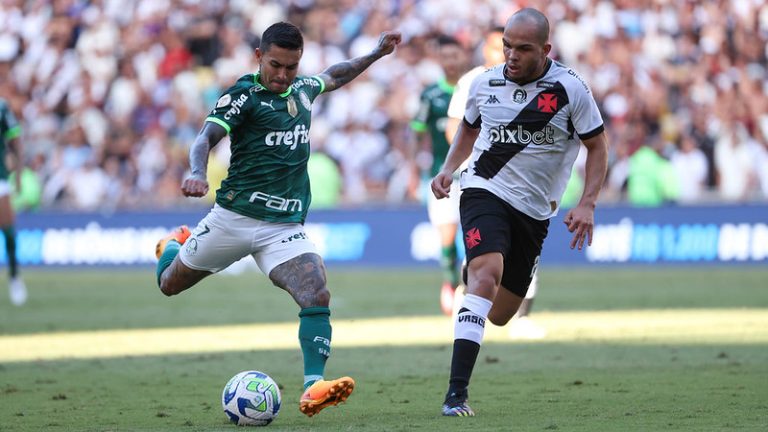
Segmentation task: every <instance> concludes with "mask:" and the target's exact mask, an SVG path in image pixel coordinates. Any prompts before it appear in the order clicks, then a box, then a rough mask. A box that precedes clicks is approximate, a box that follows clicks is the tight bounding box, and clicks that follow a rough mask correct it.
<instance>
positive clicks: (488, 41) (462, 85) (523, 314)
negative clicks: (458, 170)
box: [446, 27, 547, 339]
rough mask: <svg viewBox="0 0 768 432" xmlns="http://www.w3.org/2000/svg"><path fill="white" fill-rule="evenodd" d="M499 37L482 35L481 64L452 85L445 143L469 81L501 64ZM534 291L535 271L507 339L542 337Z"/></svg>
mask: <svg viewBox="0 0 768 432" xmlns="http://www.w3.org/2000/svg"><path fill="white" fill-rule="evenodd" d="M503 34H504V27H495V28H493V29H492V30H491V31H489V32H488V34H486V35H485V39H484V40H483V46H482V54H483V61H484V63H483V64H482V65H481V66H476V67H475V68H473V69H472V70H470V71H469V72H467V73H466V74H464V76H462V77H461V79H459V81H458V84H457V85H456V91H455V92H454V93H453V98H452V99H451V104H450V105H449V107H448V123H447V126H446V137H447V138H448V142H453V138H454V137H455V136H456V131H457V130H458V128H459V124H460V123H461V119H462V118H464V107H465V106H466V104H467V97H468V96H469V86H470V84H471V83H472V80H474V79H475V77H477V76H478V75H480V74H481V73H483V72H485V71H486V70H488V69H490V68H492V67H494V66H496V65H498V64H501V63H504V45H503V42H502V36H503ZM462 168H465V166H462ZM456 183H458V182H456ZM451 200H452V199H451ZM456 206H457V208H458V201H457V202H456ZM538 290H539V272H538V270H537V271H536V272H535V273H534V275H533V279H532V280H531V286H530V287H529V288H528V292H527V293H526V295H525V299H523V303H522V304H521V305H520V309H518V311H517V314H516V315H515V317H514V320H513V321H512V323H511V324H510V327H509V336H510V337H511V338H514V339H541V338H543V337H544V336H546V334H547V331H546V330H545V329H544V328H542V327H541V326H539V325H538V324H536V322H534V321H533V320H531V318H530V316H529V314H530V312H531V308H532V307H533V299H534V298H535V297H536V293H537V292H538ZM460 301H461V294H459V295H458V296H457V302H460Z"/></svg>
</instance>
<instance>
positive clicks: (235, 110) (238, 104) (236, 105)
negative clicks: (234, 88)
mask: <svg viewBox="0 0 768 432" xmlns="http://www.w3.org/2000/svg"><path fill="white" fill-rule="evenodd" d="M247 100H248V95H247V94H245V93H243V94H241V95H240V97H239V98H237V99H235V100H234V101H232V106H231V107H229V109H228V110H227V112H226V113H224V120H231V119H232V116H234V115H238V114H240V108H242V106H243V105H245V101H247Z"/></svg>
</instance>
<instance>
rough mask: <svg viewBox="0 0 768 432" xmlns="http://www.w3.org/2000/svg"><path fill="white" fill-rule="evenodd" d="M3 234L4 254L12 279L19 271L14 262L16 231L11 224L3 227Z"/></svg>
mask: <svg viewBox="0 0 768 432" xmlns="http://www.w3.org/2000/svg"><path fill="white" fill-rule="evenodd" d="M3 235H4V236H5V256H6V257H7V258H8V273H9V274H10V275H11V279H13V278H15V277H16V275H17V274H18V272H19V269H18V264H17V263H16V231H15V230H14V229H13V226H7V227H3Z"/></svg>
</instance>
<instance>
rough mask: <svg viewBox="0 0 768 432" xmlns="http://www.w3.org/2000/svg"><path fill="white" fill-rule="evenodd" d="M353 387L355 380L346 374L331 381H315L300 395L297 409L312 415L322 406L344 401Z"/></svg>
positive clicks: (321, 408) (309, 415)
mask: <svg viewBox="0 0 768 432" xmlns="http://www.w3.org/2000/svg"><path fill="white" fill-rule="evenodd" d="M354 389H355V380H353V379H352V378H350V377H348V376H345V377H341V378H339V379H335V380H333V381H325V380H319V381H316V382H315V383H314V384H312V385H311V386H309V388H308V389H307V390H306V391H305V392H304V394H303V395H301V400H299V411H301V412H303V413H304V414H306V415H307V416H308V417H312V416H313V415H315V414H317V413H319V412H320V411H321V410H323V409H324V408H327V407H329V406H333V405H338V404H340V403H341V402H344V401H346V400H347V398H348V397H349V395H350V394H352V390H354Z"/></svg>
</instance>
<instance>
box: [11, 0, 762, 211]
mask: <svg viewBox="0 0 768 432" xmlns="http://www.w3.org/2000/svg"><path fill="white" fill-rule="evenodd" d="M523 6H533V7H537V8H539V9H541V10H542V11H544V12H545V13H546V14H547V15H548V16H549V18H550V22H551V24H552V35H551V41H552V43H553V57H554V58H556V59H558V60H559V61H562V62H563V63H565V64H567V65H569V66H572V67H573V68H574V69H575V70H577V71H579V72H580V73H581V74H582V76H583V78H584V80H585V81H586V82H587V83H589V85H590V86H591V88H592V91H593V92H594V94H595V96H596V99H597V101H598V103H599V105H600V109H601V111H602V113H603V116H604V119H605V121H606V126H607V131H608V133H609V137H610V143H611V155H610V173H609V178H608V180H607V182H606V185H605V192H604V193H603V199H605V200H629V201H630V202H632V203H634V204H637V205H660V204H662V203H665V202H681V203H696V202H702V201H704V202H706V201H712V200H718V201H722V200H724V201H736V202H741V201H750V200H765V199H767V198H768V72H767V71H766V67H767V66H768V64H767V63H766V58H767V57H768V3H766V2H764V1H762V0H703V1H689V0H648V1H643V0H617V1H604V0H551V1H517V2H515V1H506V0H504V1H500V0H485V1H481V0H463V1H456V2H451V6H450V7H446V6H445V2H443V1H442V0H399V1H376V0H290V1H271V0H231V1H219V0H90V1H88V0H53V1H45V0H0V97H2V98H5V99H6V100H8V101H9V103H10V105H11V107H12V108H13V110H14V111H15V113H16V115H17V116H18V118H19V119H20V121H21V122H22V125H23V135H22V142H23V145H24V147H25V157H26V160H27V163H28V166H29V167H30V169H31V170H33V171H34V172H35V173H36V174H37V178H38V179H39V181H40V183H41V185H42V189H41V190H42V192H41V204H40V205H41V206H42V207H46V208H51V207H55V208H62V209H77V210H94V209H103V208H105V206H106V207H107V208H165V207H176V206H179V205H190V204H194V203H193V202H192V201H193V200H190V199H186V198H183V197H182V195H181V194H180V193H179V185H180V182H181V180H182V178H183V176H184V174H185V172H186V170H187V169H188V162H187V153H188V147H189V146H190V144H191V143H192V141H193V139H194V136H195V134H196V133H197V131H198V130H199V128H200V127H201V125H202V121H203V118H204V117H205V116H206V114H207V113H208V111H209V110H210V109H211V108H212V107H213V106H214V104H215V102H216V100H217V98H218V96H219V95H220V93H221V92H222V91H223V90H225V89H226V87H227V86H228V85H230V84H231V83H233V82H234V81H235V80H236V79H237V78H238V77H239V76H241V75H243V74H245V73H247V72H250V71H253V70H254V64H253V49H254V48H255V47H257V46H258V35H260V34H261V32H262V31H263V30H264V29H265V28H266V27H267V26H268V25H270V24H271V23H273V22H275V21H279V20H288V21H291V22H293V23H295V24H297V25H299V26H300V27H301V28H302V30H303V31H304V35H305V50H304V57H303V59H302V63H301V71H300V73H302V74H313V73H319V72H320V71H322V70H323V69H324V68H325V67H327V66H328V65H330V64H333V63H336V62H338V61H341V60H344V59H346V58H349V57H354V56H357V55H361V54H363V53H366V52H368V51H369V50H370V49H371V48H372V47H373V46H374V44H375V43H376V42H377V40H378V35H379V33H380V32H381V31H383V30H386V29H398V30H400V31H402V33H403V36H404V42H405V43H403V44H402V45H401V46H399V47H398V48H397V52H396V53H395V55H393V56H390V57H388V58H385V59H383V60H381V61H380V62H378V63H376V64H375V65H374V66H372V67H371V68H370V70H369V71H367V72H366V74H365V75H364V76H361V77H360V79H358V80H355V81H354V82H352V83H351V84H350V85H348V86H346V87H344V88H342V89H340V90H338V91H336V92H334V93H331V94H329V95H326V96H322V97H320V98H318V100H317V103H316V104H315V107H314V116H313V126H312V135H311V139H312V147H313V150H314V152H315V153H316V154H315V155H314V156H313V160H315V158H317V160H321V159H322V157H323V156H325V160H326V161H329V160H330V161H332V162H333V163H324V164H318V165H317V168H316V169H315V171H311V172H315V173H316V175H317V180H316V183H317V184H316V186H318V187H320V188H325V190H324V192H325V193H329V192H330V195H331V196H330V198H329V199H327V200H323V202H322V204H326V205H334V204H339V205H353V204H360V203H372V202H405V201H413V200H417V199H418V195H419V194H418V192H417V187H416V186H415V184H417V183H418V182H417V181H416V179H414V178H413V173H414V170H413V169H412V167H413V165H412V164H414V163H415V164H418V165H420V166H426V165H427V164H425V163H424V160H425V159H428V158H429V156H428V155H418V156H417V157H416V158H412V157H411V156H410V154H411V151H410V148H411V146H413V143H414V138H413V134H412V131H411V130H410V128H409V126H408V125H409V121H410V120H411V119H412V118H413V116H414V114H415V111H416V110H417V108H418V102H419V101H418V99H419V93H420V92H421V90H422V89H423V88H424V87H425V86H426V85H428V84H430V83H432V82H434V81H436V80H437V78H438V77H440V76H441V73H442V72H441V70H440V67H439V66H438V65H437V63H436V61H435V58H434V55H435V50H434V38H435V37H436V36H437V35H439V34H447V35H452V36H454V37H456V38H457V39H458V40H459V41H461V43H462V44H463V45H464V46H465V47H466V49H467V50H471V51H474V52H477V47H478V44H479V42H480V40H481V39H482V36H483V34H484V32H485V31H486V30H488V29H490V28H491V27H493V26H494V25H501V24H503V21H502V20H503V19H504V18H506V17H508V16H510V15H511V13H512V12H514V11H515V10H516V9H517V8H519V7H523ZM475 62H476V63H480V60H479V59H478V58H476V59H475ZM469 66H470V65H467V67H468V68H469ZM227 151H228V148H227V146H226V145H220V146H219V149H218V150H216V152H215V157H214V158H212V160H211V162H210V163H211V167H210V169H209V178H210V179H211V183H212V184H214V185H215V184H217V181H218V180H220V179H222V178H223V177H224V175H225V172H226V165H227V161H228V153H227ZM328 157H329V158H330V159H329V158H328ZM577 166H578V164H577ZM335 176H338V178H336V179H334V177H335ZM313 178H314V177H313ZM572 180H573V181H572V183H573V184H574V185H575V186H574V187H577V186H578V183H579V172H578V169H577V170H576V171H575V173H574V178H573V179H572ZM326 182H327V183H326ZM335 188H338V194H339V196H338V197H334V196H333V195H334V191H335ZM337 198H338V201H336V199H337ZM208 202H210V201H208ZM105 203H106V204H105Z"/></svg>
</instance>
